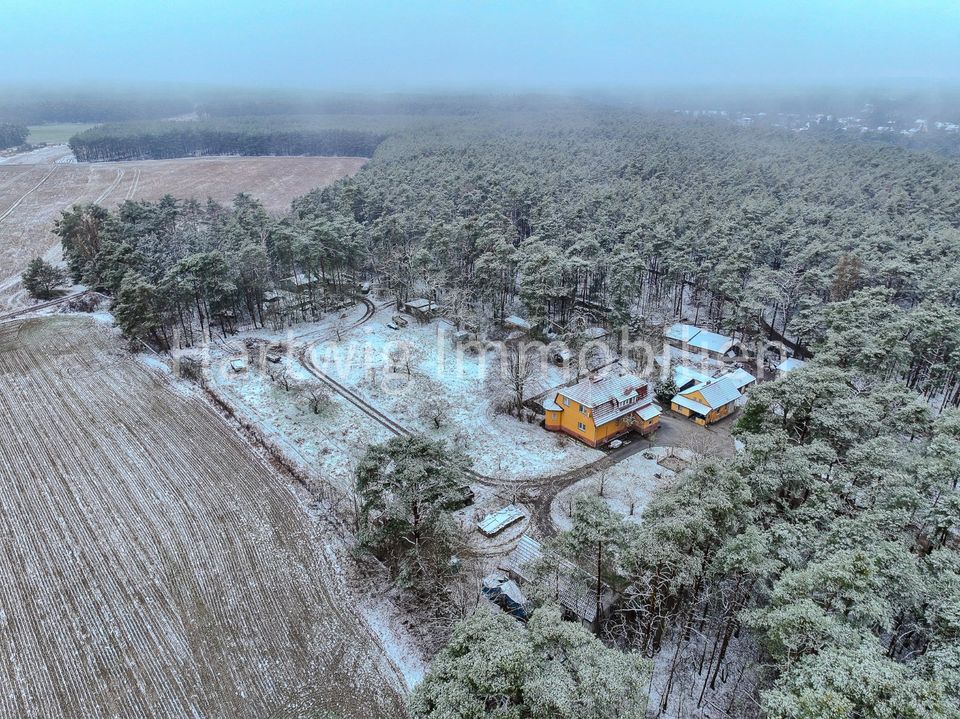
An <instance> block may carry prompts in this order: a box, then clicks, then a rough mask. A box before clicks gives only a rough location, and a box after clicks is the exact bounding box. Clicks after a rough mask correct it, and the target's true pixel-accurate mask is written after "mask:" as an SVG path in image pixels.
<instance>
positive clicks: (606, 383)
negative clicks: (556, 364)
mask: <svg viewBox="0 0 960 719" xmlns="http://www.w3.org/2000/svg"><path fill="white" fill-rule="evenodd" d="M646 385H647V382H646V380H642V379H640V378H639V377H637V376H636V375H632V374H622V375H616V374H608V375H604V376H601V377H599V378H597V377H588V378H587V379H585V380H581V381H580V382H578V383H577V384H575V385H573V386H571V387H564V388H563V389H559V390H557V394H558V395H562V396H564V397H566V398H568V399H569V400H570V401H571V402H578V403H580V404H582V405H583V406H584V407H590V408H591V409H592V408H594V407H598V406H600V405H601V404H603V403H604V402H609V401H610V400H614V399H615V400H618V401H622V400H625V399H628V398H629V397H631V396H633V395H634V393H635V392H636V391H637V390H638V389H639V388H640V387H644V386H646Z"/></svg>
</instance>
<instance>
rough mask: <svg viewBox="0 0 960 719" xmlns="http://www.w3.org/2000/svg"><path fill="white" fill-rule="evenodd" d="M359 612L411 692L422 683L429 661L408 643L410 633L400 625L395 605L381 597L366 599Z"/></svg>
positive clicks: (413, 645)
mask: <svg viewBox="0 0 960 719" xmlns="http://www.w3.org/2000/svg"><path fill="white" fill-rule="evenodd" d="M360 610H361V613H362V615H363V618H364V620H365V621H366V623H367V626H369V627H370V630H371V631H372V632H373V633H374V634H375V635H376V636H377V638H378V639H379V640H380V644H381V646H382V647H383V650H384V651H385V652H386V654H387V656H388V657H389V658H390V660H391V661H392V662H393V664H394V665H395V666H396V667H397V669H399V670H400V673H401V674H402V675H403V680H404V681H405V682H406V685H407V689H410V690H412V689H413V688H414V687H415V686H417V684H419V683H420V682H421V681H422V680H423V675H424V674H426V673H427V664H428V662H427V660H426V659H425V658H424V657H423V656H422V654H421V652H420V649H419V648H418V647H417V646H416V645H415V644H414V643H413V641H412V640H411V638H410V631H409V630H408V629H407V628H406V627H404V626H403V625H402V623H401V618H400V613H399V611H398V610H397V608H396V606H394V605H393V604H392V603H391V602H390V601H389V600H388V599H386V598H384V597H376V598H374V597H370V596H368V597H366V598H364V599H363V600H362V601H361V604H360Z"/></svg>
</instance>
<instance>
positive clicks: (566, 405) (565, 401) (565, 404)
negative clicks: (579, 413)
mask: <svg viewBox="0 0 960 719" xmlns="http://www.w3.org/2000/svg"><path fill="white" fill-rule="evenodd" d="M563 406H564V407H569V406H570V400H569V399H567V398H566V397H564V398H563Z"/></svg>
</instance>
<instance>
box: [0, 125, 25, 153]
mask: <svg viewBox="0 0 960 719" xmlns="http://www.w3.org/2000/svg"><path fill="white" fill-rule="evenodd" d="M29 134H30V131H29V130H27V128H26V127H25V126H23V125H12V124H8V123H0V150H3V149H6V148H8V147H19V146H20V145H23V144H25V143H26V141H27V135H29Z"/></svg>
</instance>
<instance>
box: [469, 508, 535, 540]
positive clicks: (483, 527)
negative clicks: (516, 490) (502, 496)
mask: <svg viewBox="0 0 960 719" xmlns="http://www.w3.org/2000/svg"><path fill="white" fill-rule="evenodd" d="M525 516H526V515H525V514H524V513H523V510H522V509H520V508H519V507H518V506H516V505H515V504H508V505H507V506H506V507H503V508H502V509H498V510H497V511H496V512H491V513H490V514H488V515H487V516H486V517H484V518H483V520H481V521H480V522H477V527H478V528H479V529H480V531H481V532H483V533H484V534H486V535H487V536H488V537H492V536H493V535H495V534H499V533H500V532H502V531H503V530H504V529H506V528H507V527H509V526H510V525H511V524H514V523H515V522H519V521H520V520H521V519H523V518H524V517H525Z"/></svg>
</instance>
